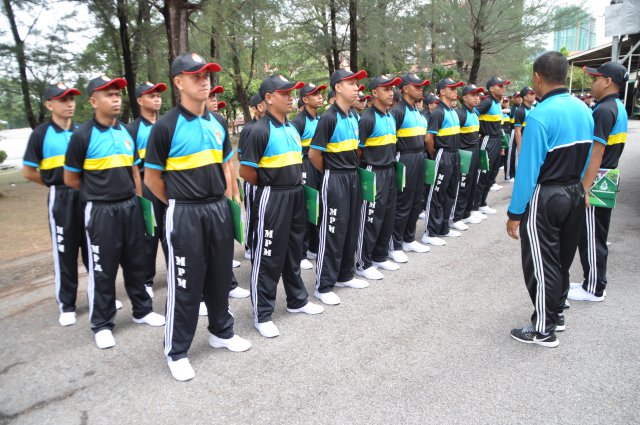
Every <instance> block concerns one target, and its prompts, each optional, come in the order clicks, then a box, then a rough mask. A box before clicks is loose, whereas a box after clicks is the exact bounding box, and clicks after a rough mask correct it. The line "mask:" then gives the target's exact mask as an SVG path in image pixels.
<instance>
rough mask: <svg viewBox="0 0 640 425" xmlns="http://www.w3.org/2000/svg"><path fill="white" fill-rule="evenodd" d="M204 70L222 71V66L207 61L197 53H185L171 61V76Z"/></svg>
mask: <svg viewBox="0 0 640 425" xmlns="http://www.w3.org/2000/svg"><path fill="white" fill-rule="evenodd" d="M202 71H209V72H220V71H222V68H221V67H220V65H218V64H217V63H213V62H206V61H205V60H204V59H202V57H200V55H198V54H197V53H183V54H181V55H180V56H178V57H177V58H175V59H174V60H173V62H171V77H175V76H176V75H178V74H197V73H198V72H202Z"/></svg>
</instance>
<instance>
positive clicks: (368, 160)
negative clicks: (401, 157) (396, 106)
mask: <svg viewBox="0 0 640 425" xmlns="http://www.w3.org/2000/svg"><path fill="white" fill-rule="evenodd" d="M359 127H360V144H359V145H358V146H359V147H360V149H362V158H361V160H362V162H363V163H364V164H365V165H372V166H374V167H388V166H390V165H393V163H394V162H395V161H396V120H395V118H393V116H391V114H390V113H388V112H382V111H381V110H379V109H378V108H377V107H376V106H375V105H373V106H372V107H371V108H368V109H367V110H366V111H364V112H363V113H362V116H361V117H360V122H359Z"/></svg>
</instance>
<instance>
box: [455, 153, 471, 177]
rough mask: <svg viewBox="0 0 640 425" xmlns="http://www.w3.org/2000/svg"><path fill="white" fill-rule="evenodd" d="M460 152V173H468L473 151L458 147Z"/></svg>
mask: <svg viewBox="0 0 640 425" xmlns="http://www.w3.org/2000/svg"><path fill="white" fill-rule="evenodd" d="M458 152H459V153H460V173H462V174H468V173H469V168H471V157H472V156H473V153H471V152H470V151H466V150H464V149H458Z"/></svg>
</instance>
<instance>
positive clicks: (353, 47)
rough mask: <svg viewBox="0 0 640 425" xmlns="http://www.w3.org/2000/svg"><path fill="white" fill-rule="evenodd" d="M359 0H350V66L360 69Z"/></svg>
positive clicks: (352, 69)
mask: <svg viewBox="0 0 640 425" xmlns="http://www.w3.org/2000/svg"><path fill="white" fill-rule="evenodd" d="M357 18H358V0H349V67H350V68H351V71H353V72H356V71H357V70H358V22H357Z"/></svg>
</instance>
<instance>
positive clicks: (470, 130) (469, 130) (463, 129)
mask: <svg viewBox="0 0 640 425" xmlns="http://www.w3.org/2000/svg"><path fill="white" fill-rule="evenodd" d="M476 131H480V126H479V125H470V126H469V127H460V133H462V134H468V133H473V132H476Z"/></svg>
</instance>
